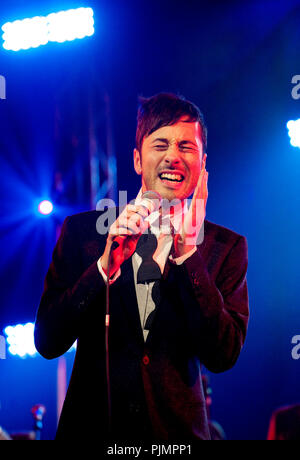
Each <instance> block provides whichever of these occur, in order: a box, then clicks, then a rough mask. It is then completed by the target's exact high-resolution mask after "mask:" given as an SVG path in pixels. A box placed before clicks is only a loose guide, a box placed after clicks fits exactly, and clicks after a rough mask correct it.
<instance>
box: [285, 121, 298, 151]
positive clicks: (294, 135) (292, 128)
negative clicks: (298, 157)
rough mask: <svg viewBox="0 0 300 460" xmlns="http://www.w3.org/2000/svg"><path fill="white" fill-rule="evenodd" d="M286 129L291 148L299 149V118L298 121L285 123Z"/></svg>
mask: <svg viewBox="0 0 300 460" xmlns="http://www.w3.org/2000/svg"><path fill="white" fill-rule="evenodd" d="M286 127H287V129H288V134H289V136H290V139H291V140H290V143H291V145H292V146H293V147H299V148H300V118H298V120H290V121H288V122H287V124H286Z"/></svg>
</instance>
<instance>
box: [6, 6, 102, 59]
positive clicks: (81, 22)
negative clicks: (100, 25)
mask: <svg viewBox="0 0 300 460" xmlns="http://www.w3.org/2000/svg"><path fill="white" fill-rule="evenodd" d="M93 16H94V12H93V10H92V8H77V9H72V10H66V11H60V12H58V13H51V14H49V15H48V16H35V17H33V18H26V19H23V20H16V21H13V22H7V23H5V24H4V25H3V26H2V30H3V32H4V33H3V35H2V37H3V40H4V43H3V48H4V49H6V50H12V51H19V50H22V49H23V50H25V49H29V48H37V47H38V46H41V45H46V44H47V43H48V42H58V43H62V42H65V41H72V40H75V39H77V38H84V37H90V36H91V35H93V34H94V17H93Z"/></svg>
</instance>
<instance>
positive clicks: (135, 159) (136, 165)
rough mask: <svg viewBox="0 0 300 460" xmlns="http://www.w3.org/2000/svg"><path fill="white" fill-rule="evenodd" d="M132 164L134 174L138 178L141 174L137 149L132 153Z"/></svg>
mask: <svg viewBox="0 0 300 460" xmlns="http://www.w3.org/2000/svg"><path fill="white" fill-rule="evenodd" d="M133 164H134V169H135V172H136V173H137V174H138V175H139V176H140V175H141V174H142V157H141V155H140V152H139V151H138V150H137V149H134V151H133Z"/></svg>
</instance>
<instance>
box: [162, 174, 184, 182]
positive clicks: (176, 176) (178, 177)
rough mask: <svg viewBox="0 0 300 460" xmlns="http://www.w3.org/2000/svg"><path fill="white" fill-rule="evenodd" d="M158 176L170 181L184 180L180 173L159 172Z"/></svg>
mask: <svg viewBox="0 0 300 460" xmlns="http://www.w3.org/2000/svg"><path fill="white" fill-rule="evenodd" d="M159 178H160V179H161V180H167V181H170V182H182V181H183V180H184V176H182V174H171V173H161V174H159Z"/></svg>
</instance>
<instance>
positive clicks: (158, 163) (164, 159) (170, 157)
mask: <svg viewBox="0 0 300 460" xmlns="http://www.w3.org/2000/svg"><path fill="white" fill-rule="evenodd" d="M183 120H184V118H182V119H181V120H179V122H178V123H176V124H174V125H172V126H163V127H162V128H159V129H157V130H156V131H154V132H153V133H152V134H150V136H148V137H146V138H144V140H143V144H142V151H141V152H139V151H138V150H137V149H135V150H134V168H135V171H136V172H137V174H140V175H141V176H142V191H143V192H145V191H146V190H154V191H156V192H158V193H159V194H160V195H161V196H162V197H163V198H166V199H168V200H173V199H180V200H184V199H185V198H188V197H189V196H190V195H191V194H192V193H193V191H194V189H195V187H196V184H197V181H198V178H199V174H200V169H201V162H202V156H203V145H202V141H201V126H200V124H199V122H184V121H183Z"/></svg>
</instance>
